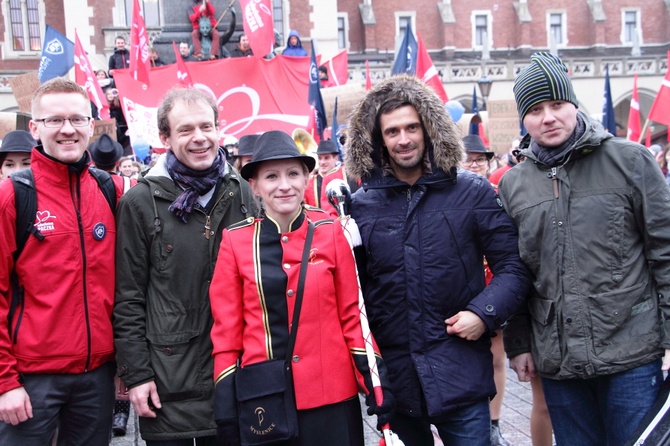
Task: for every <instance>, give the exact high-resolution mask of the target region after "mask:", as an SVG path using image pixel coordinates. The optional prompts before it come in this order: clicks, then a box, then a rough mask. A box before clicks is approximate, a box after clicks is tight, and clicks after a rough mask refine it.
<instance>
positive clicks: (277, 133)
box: [240, 130, 316, 180]
mask: <svg viewBox="0 0 670 446" xmlns="http://www.w3.org/2000/svg"><path fill="white" fill-rule="evenodd" d="M283 159H297V160H299V161H302V162H303V163H304V164H305V165H306V166H307V170H308V171H310V172H311V171H312V170H314V166H316V160H315V159H314V158H312V157H311V156H309V155H302V154H301V153H300V151H299V150H298V147H297V146H296V145H295V142H294V141H293V138H291V135H289V134H288V133H285V132H282V131H281V130H271V131H269V132H265V133H263V134H262V135H261V136H260V137H258V139H257V140H256V144H255V145H254V154H253V157H252V158H251V162H250V163H248V164H246V165H245V166H244V167H243V168H242V171H241V172H240V173H241V174H242V178H244V179H245V180H248V179H249V178H251V177H252V176H254V173H255V172H256V169H257V168H258V166H259V164H260V163H262V162H263V161H273V160H283Z"/></svg>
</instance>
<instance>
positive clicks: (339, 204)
mask: <svg viewBox="0 0 670 446" xmlns="http://www.w3.org/2000/svg"><path fill="white" fill-rule="evenodd" d="M349 193H350V192H349V185H348V184H347V183H346V182H345V181H343V180H339V179H337V180H333V181H331V182H330V183H328V185H327V186H326V196H327V197H328V202H329V203H330V204H331V205H333V207H334V208H335V209H337V213H338V215H339V218H338V220H339V221H340V223H341V224H342V229H343V230H344V235H345V236H346V237H347V240H348V241H349V247H350V248H351V255H352V256H353V255H354V247H356V246H360V245H362V244H363V242H362V240H361V235H360V233H359V232H358V226H356V222H355V221H354V219H353V218H351V217H350V216H348V215H346V214H345V213H344V201H345V199H346V196H347V195H349ZM356 283H357V284H358V311H360V313H361V316H360V320H361V331H362V332H363V339H364V340H365V356H366V357H367V359H368V368H369V369H370V375H371V379H372V387H373V389H374V397H375V401H376V402H377V405H381V404H382V403H383V401H384V393H383V392H382V385H381V381H380V379H379V371H378V370H377V360H376V359H375V350H374V347H373V346H372V335H371V333H370V324H369V323H368V315H367V313H366V311H365V302H364V301H363V291H362V290H361V281H360V279H359V277H358V268H356ZM382 432H383V434H384V438H382V439H381V440H380V442H379V444H380V446H382V445H383V444H386V446H404V444H403V442H402V441H401V440H400V438H399V437H398V435H396V434H394V433H393V432H392V431H391V428H390V426H389V424H388V423H386V424H384V425H383V426H382Z"/></svg>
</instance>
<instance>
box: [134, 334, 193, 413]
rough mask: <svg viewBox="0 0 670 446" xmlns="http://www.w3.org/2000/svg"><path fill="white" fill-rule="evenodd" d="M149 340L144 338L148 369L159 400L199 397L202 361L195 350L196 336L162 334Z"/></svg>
mask: <svg viewBox="0 0 670 446" xmlns="http://www.w3.org/2000/svg"><path fill="white" fill-rule="evenodd" d="M151 338H152V337H151V336H149V335H147V339H149V342H150V348H149V354H150V357H151V367H152V368H153V370H154V376H155V378H154V379H155V382H156V388H157V389H158V395H159V396H160V399H161V401H178V400H188V399H194V398H199V397H200V396H201V395H202V393H203V391H204V389H203V388H202V386H201V383H202V379H201V378H200V375H201V370H202V368H203V362H204V361H205V359H206V358H203V353H202V352H201V351H200V348H199V344H198V339H199V338H198V333H197V332H192V333H180V334H177V335H166V334H162V335H160V336H157V337H154V339H151ZM156 338H159V340H157V339H156Z"/></svg>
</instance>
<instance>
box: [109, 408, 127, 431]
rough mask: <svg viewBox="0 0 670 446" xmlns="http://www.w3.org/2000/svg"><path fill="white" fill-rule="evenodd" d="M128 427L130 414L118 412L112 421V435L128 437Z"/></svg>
mask: <svg viewBox="0 0 670 446" xmlns="http://www.w3.org/2000/svg"><path fill="white" fill-rule="evenodd" d="M127 425H128V414H127V413H125V412H118V413H115V414H114V419H113V420H112V433H113V434H114V436H115V437H123V436H124V435H126V426H127Z"/></svg>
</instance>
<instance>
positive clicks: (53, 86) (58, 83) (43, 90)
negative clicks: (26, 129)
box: [30, 77, 91, 117]
mask: <svg viewBox="0 0 670 446" xmlns="http://www.w3.org/2000/svg"><path fill="white" fill-rule="evenodd" d="M56 93H77V94H80V95H81V96H82V97H83V98H84V99H86V102H89V104H90V101H89V99H88V95H87V94H86V90H84V89H83V88H82V87H81V85H79V84H77V83H76V82H73V81H71V80H69V79H66V78H64V77H55V78H53V79H50V80H48V81H46V82H45V83H43V84H42V85H40V86H39V87H38V88H37V90H35V93H34V94H33V98H32V100H31V102H30V111H31V113H32V115H33V117H36V115H37V111H38V108H39V105H40V100H41V99H42V96H44V95H47V94H56ZM90 114H91V113H90V112H89V115H90Z"/></svg>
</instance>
